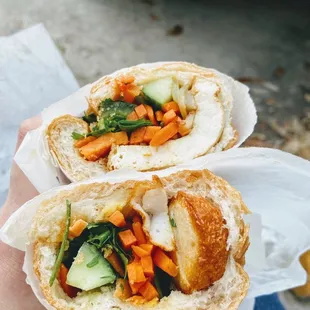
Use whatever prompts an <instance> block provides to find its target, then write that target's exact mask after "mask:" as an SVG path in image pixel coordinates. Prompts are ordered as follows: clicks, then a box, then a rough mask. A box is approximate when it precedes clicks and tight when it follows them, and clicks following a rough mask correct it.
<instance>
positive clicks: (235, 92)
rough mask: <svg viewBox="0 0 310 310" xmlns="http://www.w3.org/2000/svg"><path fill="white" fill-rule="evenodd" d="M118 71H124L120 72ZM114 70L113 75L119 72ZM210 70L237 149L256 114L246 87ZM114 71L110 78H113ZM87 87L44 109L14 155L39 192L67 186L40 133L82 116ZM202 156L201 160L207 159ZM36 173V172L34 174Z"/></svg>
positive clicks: (88, 89) (152, 65) (245, 136)
mask: <svg viewBox="0 0 310 310" xmlns="http://www.w3.org/2000/svg"><path fill="white" fill-rule="evenodd" d="M160 64H163V62H160V63H152V64H141V65H140V66H141V67H148V68H150V67H155V66H158V65H160ZM119 71H126V68H125V69H121V70H119ZM119 71H116V72H119ZM212 71H214V72H215V73H216V74H217V75H219V76H220V77H221V78H222V79H223V81H224V82H223V83H224V87H227V88H229V89H230V91H231V93H232V96H233V110H232V123H233V126H234V128H236V129H237V131H238V133H239V137H238V141H237V143H236V145H235V146H234V147H238V146H240V145H241V144H242V143H243V142H244V141H245V140H246V138H247V137H248V136H250V134H251V133H252V132H253V129H254V126H255V124H256V121H257V115H256V110H255V106H254V103H253V101H252V99H251V97H250V95H249V89H248V87H247V86H245V85H243V84H241V83H239V82H238V81H235V80H233V79H232V78H231V77H229V76H227V75H225V74H223V73H220V72H218V71H216V70H212ZM116 72H114V73H112V74H111V75H112V76H113V75H115V74H116ZM90 89H91V84H88V85H86V86H84V87H82V88H81V89H79V90H78V91H77V92H75V93H74V94H72V95H71V96H69V97H67V98H64V99H63V100H60V101H59V102H56V103H54V104H52V105H51V106H50V107H48V108H46V109H45V110H44V111H43V113H42V118H43V124H42V126H41V127H39V128H38V129H36V130H35V131H34V132H30V133H28V134H27V136H28V137H27V139H25V141H24V143H23V144H22V147H20V149H19V150H18V152H17V153H16V155H15V158H14V159H15V161H16V163H17V164H18V166H19V167H20V168H21V170H22V171H23V172H24V173H25V175H26V176H27V177H28V178H29V180H30V181H31V182H32V184H33V185H34V186H35V187H36V189H37V190H38V191H39V192H43V191H46V190H48V189H50V188H53V187H55V186H58V185H60V184H67V183H68V182H66V180H60V177H61V175H59V173H57V172H59V169H58V170H57V168H56V165H55V163H54V164H53V163H52V159H51V156H50V154H49V151H48V148H47V145H46V141H45V139H44V132H45V130H46V127H47V126H48V125H49V124H50V122H51V121H52V120H53V119H54V118H56V117H59V116H61V115H65V114H72V115H75V116H81V115H83V112H84V111H85V110H86V109H87V107H88V105H87V100H86V98H85V97H87V96H88V95H89V92H90ZM207 156H209V155H205V156H203V157H202V158H207ZM37 171H40V173H39V174H38V173H37Z"/></svg>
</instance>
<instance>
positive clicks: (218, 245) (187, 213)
mask: <svg viewBox="0 0 310 310" xmlns="http://www.w3.org/2000/svg"><path fill="white" fill-rule="evenodd" d="M169 216H170V219H171V222H172V223H174V225H173V226H174V227H173V233H174V238H175V241H176V250H175V251H174V252H172V258H173V260H174V262H175V263H176V264H177V265H178V267H179V274H178V275H177V277H176V278H175V284H176V286H177V287H178V288H179V289H180V290H181V291H182V292H183V293H185V294H191V293H192V292H193V291H198V290H202V289H207V288H208V287H209V286H211V285H212V284H213V283H214V282H215V281H217V280H219V279H220V278H221V277H222V276H223V274H224V272H225V269H226V265H227V260H228V254H229V252H228V251H227V237H228V230H227V228H225V220H224V219H223V216H222V213H221V211H220V209H219V208H218V207H217V206H216V205H214V203H213V202H212V201H211V200H208V199H205V198H203V197H198V196H192V195H189V194H186V193H183V192H179V193H178V194H177V196H176V197H175V198H174V199H173V200H172V201H171V203H170V205H169Z"/></svg>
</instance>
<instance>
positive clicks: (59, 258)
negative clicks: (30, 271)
mask: <svg viewBox="0 0 310 310" xmlns="http://www.w3.org/2000/svg"><path fill="white" fill-rule="evenodd" d="M66 205H67V212H66V228H65V232H64V235H63V238H62V242H61V246H60V250H59V252H58V255H57V258H56V262H55V264H54V267H53V270H52V274H51V277H50V281H49V284H50V286H52V285H53V283H54V281H55V279H56V276H57V274H58V272H59V269H60V265H61V263H62V260H63V257H64V253H65V248H66V246H67V242H68V234H69V227H70V222H71V203H70V201H69V200H67V201H66Z"/></svg>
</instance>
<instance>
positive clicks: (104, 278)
mask: <svg viewBox="0 0 310 310" xmlns="http://www.w3.org/2000/svg"><path fill="white" fill-rule="evenodd" d="M115 278H116V276H115V273H114V271H113V269H112V268H111V266H110V264H109V262H108V261H107V260H106V259H105V258H104V257H103V256H102V253H100V252H99V251H98V250H97V248H96V247H95V246H94V245H90V244H89V243H87V242H84V243H83V245H82V246H81V248H80V249H79V251H78V253H77V255H76V257H75V259H74V261H73V263H72V266H71V267H70V269H69V272H68V275H67V284H69V285H71V286H74V287H77V288H80V289H81V290H83V291H89V290H92V289H94V288H97V287H100V286H103V285H106V284H109V283H113V282H114V281H115Z"/></svg>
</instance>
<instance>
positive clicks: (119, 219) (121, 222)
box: [109, 210, 126, 227]
mask: <svg viewBox="0 0 310 310" xmlns="http://www.w3.org/2000/svg"><path fill="white" fill-rule="evenodd" d="M109 222H110V223H112V224H113V225H115V226H116V227H124V226H126V221H125V217H124V215H123V213H122V212H120V211H118V210H116V211H115V212H114V213H113V214H112V215H111V216H110V217H109Z"/></svg>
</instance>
